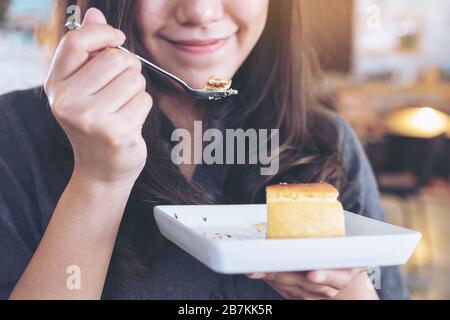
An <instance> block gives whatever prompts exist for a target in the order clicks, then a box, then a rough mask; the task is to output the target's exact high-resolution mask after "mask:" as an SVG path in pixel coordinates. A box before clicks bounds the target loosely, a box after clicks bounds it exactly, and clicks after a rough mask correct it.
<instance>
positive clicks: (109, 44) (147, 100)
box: [44, 9, 153, 185]
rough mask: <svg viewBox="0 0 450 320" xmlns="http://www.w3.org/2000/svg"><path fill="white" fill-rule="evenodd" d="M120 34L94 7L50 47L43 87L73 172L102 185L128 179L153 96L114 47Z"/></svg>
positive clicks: (135, 64) (131, 60)
mask: <svg viewBox="0 0 450 320" xmlns="http://www.w3.org/2000/svg"><path fill="white" fill-rule="evenodd" d="M124 42H125V35H124V34H123V33H122V32H121V31H120V30H117V29H114V28H113V27H111V26H109V25H107V24H106V19H105V17H104V16H103V14H102V13H101V12H100V11H99V10H97V9H90V10H88V12H87V13H86V16H85V20H84V22H83V28H82V29H80V30H73V31H70V32H68V33H67V34H66V35H65V36H64V38H63V39H62V40H61V42H60V44H59V47H58V49H57V51H56V53H55V56H54V59H53V62H52V66H51V70H50V73H49V76H48V78H47V81H46V83H45V87H44V88H45V92H46V94H47V97H48V99H49V103H50V106H51V109H52V112H53V115H54V116H55V118H56V120H57V121H58V123H59V124H60V125H61V127H62V128H63V129H64V131H65V133H66V135H67V137H68V139H69V141H70V143H71V145H72V148H73V152H74V159H75V170H74V174H75V173H76V174H77V175H81V176H82V177H83V178H85V179H88V180H90V181H92V182H94V183H99V184H102V185H111V184H114V185H129V184H134V182H135V181H136V179H137V178H138V176H139V174H140V173H141V171H142V169H143V167H144V165H145V162H146V159H147V148H146V144H145V141H144V139H143V137H142V126H143V124H144V122H145V121H146V119H147V117H148V114H149V112H150V110H151V107H152V104H153V101H152V98H151V96H150V95H149V94H148V93H147V92H146V80H145V78H144V76H143V75H142V73H141V71H142V65H141V63H140V61H139V60H138V59H137V58H136V57H135V56H134V55H133V54H130V53H126V52H123V51H121V50H119V49H116V48H115V47H117V46H119V45H122V44H123V43H124Z"/></svg>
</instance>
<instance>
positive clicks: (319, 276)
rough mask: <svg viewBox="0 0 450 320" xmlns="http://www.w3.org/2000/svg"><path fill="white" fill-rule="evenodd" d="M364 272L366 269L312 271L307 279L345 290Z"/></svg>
mask: <svg viewBox="0 0 450 320" xmlns="http://www.w3.org/2000/svg"><path fill="white" fill-rule="evenodd" d="M364 271H365V269H364V268H353V269H341V270H320V271H311V272H309V273H308V274H307V276H306V278H307V279H308V280H309V281H311V282H313V283H317V284H322V285H326V286H329V287H331V288H334V289H336V290H343V289H345V288H346V287H348V286H349V285H350V284H351V283H352V282H353V281H354V280H355V279H356V278H357V277H358V276H359V275H360V274H361V273H363V272H364Z"/></svg>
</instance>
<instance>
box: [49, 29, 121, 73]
mask: <svg viewBox="0 0 450 320" xmlns="http://www.w3.org/2000/svg"><path fill="white" fill-rule="evenodd" d="M125 38H126V37H125V34H124V33H123V32H122V31H120V30H118V29H114V28H113V27H111V26H109V25H106V24H105V25H102V24H91V25H87V26H86V27H84V28H83V29H80V30H72V31H70V32H68V33H67V34H66V35H65V36H64V37H63V39H62V40H61V42H60V44H59V46H58V48H57V50H56V53H55V56H54V59H53V62H52V66H51V74H52V75H53V77H54V79H53V80H55V81H63V80H66V79H67V78H69V77H70V76H71V75H73V74H74V73H75V72H77V71H78V70H79V69H80V68H81V67H82V66H83V65H84V64H85V63H86V62H87V61H88V59H89V56H90V54H91V53H93V52H95V51H98V50H101V49H105V48H108V47H117V46H120V45H122V44H123V43H124V42H125Z"/></svg>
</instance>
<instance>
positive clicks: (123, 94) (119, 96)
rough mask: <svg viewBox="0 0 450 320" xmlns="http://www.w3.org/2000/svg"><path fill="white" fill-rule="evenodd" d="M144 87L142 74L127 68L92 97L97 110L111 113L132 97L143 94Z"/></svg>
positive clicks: (145, 84) (144, 80)
mask: <svg viewBox="0 0 450 320" xmlns="http://www.w3.org/2000/svg"><path fill="white" fill-rule="evenodd" d="M146 86H147V82H146V79H145V77H144V76H143V75H142V73H141V72H140V71H138V70H136V69H134V68H128V69H127V70H125V71H124V72H122V73H121V74H120V75H119V76H118V77H117V78H115V79H114V80H113V81H111V83H109V84H108V86H107V87H106V88H104V89H103V90H101V91H100V92H98V93H97V94H95V95H93V96H92V97H93V98H94V99H95V100H96V101H97V106H98V109H99V110H101V111H102V112H104V113H113V112H116V111H118V110H119V109H120V108H121V107H122V106H124V105H125V104H127V103H128V102H129V101H130V100H131V99H133V97H134V96H136V95H137V94H139V93H141V92H144V91H145V89H146Z"/></svg>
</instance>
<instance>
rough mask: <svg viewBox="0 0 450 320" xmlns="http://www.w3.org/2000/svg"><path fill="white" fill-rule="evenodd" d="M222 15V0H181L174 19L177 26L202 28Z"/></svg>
mask: <svg viewBox="0 0 450 320" xmlns="http://www.w3.org/2000/svg"><path fill="white" fill-rule="evenodd" d="M244 1H245V0H244ZM223 14H224V9H223V5H222V0H181V1H180V4H179V6H178V8H177V11H176V18H177V21H178V23H179V24H182V25H191V26H200V27H202V26H205V25H208V24H210V23H212V22H215V21H218V20H220V19H222V17H223Z"/></svg>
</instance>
